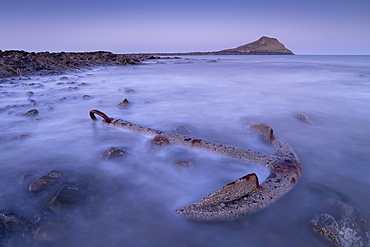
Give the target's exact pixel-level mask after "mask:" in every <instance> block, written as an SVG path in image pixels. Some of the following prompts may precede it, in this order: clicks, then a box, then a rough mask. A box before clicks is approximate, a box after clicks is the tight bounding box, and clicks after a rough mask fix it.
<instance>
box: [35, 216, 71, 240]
mask: <svg viewBox="0 0 370 247" xmlns="http://www.w3.org/2000/svg"><path fill="white" fill-rule="evenodd" d="M64 231H65V226H64V225H63V224H62V223H58V222H53V221H48V222H45V223H44V224H42V225H41V226H39V227H37V228H36V229H35V230H34V231H33V237H34V239H35V240H36V241H39V242H43V243H45V244H52V243H57V242H58V241H61V240H62V239H63V237H64V234H63V232H64Z"/></svg>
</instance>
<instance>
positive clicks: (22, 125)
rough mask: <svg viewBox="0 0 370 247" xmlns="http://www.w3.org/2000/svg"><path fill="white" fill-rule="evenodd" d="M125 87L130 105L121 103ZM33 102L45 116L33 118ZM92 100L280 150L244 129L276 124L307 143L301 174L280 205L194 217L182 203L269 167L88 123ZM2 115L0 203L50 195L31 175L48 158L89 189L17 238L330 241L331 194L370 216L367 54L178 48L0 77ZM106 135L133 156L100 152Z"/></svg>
mask: <svg viewBox="0 0 370 247" xmlns="http://www.w3.org/2000/svg"><path fill="white" fill-rule="evenodd" d="M63 77H64V78H63ZM126 89H132V90H126ZM31 91H32V93H31ZM125 98H127V99H128V101H129V102H131V107H129V108H120V107H118V106H117V104H118V103H120V102H121V101H122V100H123V99H125ZM30 109H37V110H38V112H39V113H38V115H37V116H24V115H23V114H24V113H26V112H27V111H28V110H30ZM92 109H99V110H101V111H103V112H104V113H106V114H107V115H108V116H109V117H114V118H121V119H124V120H127V121H130V122H133V123H136V124H140V125H142V126H145V127H150V128H154V129H158V130H162V131H168V132H171V131H172V130H173V128H174V126H175V125H177V124H181V125H183V126H186V127H187V128H188V129H190V130H191V132H192V136H193V137H194V138H201V139H205V140H208V141H213V142H217V143H222V144H228V145H232V146H236V147H241V148H247V149H252V150H256V151H260V152H265V153H272V152H273V151H272V149H271V147H270V146H269V145H267V144H266V143H264V142H263V140H261V139H260V138H259V137H258V136H257V135H256V134H255V133H253V132H252V131H251V130H250V128H249V126H250V125H251V124H256V123H268V124H269V125H270V126H272V128H273V129H274V133H275V134H276V135H279V136H280V137H282V138H283V139H285V140H286V141H287V142H288V143H289V144H290V145H291V146H292V148H293V149H294V150H295V151H296V153H297V154H298V156H299V159H300V161H301V163H302V168H303V171H302V176H301V179H300V180H299V182H298V183H297V185H296V186H295V187H294V188H293V190H292V191H291V192H289V193H288V194H287V195H285V196H284V197H283V198H281V199H280V200H278V201H277V202H276V203H274V204H272V205H270V206H269V207H267V208H265V209H263V210H262V211H260V212H258V213H255V214H252V215H250V216H247V217H244V218H242V219H240V220H235V221H229V222H213V223H207V222H198V221H192V220H188V219H186V218H183V217H181V216H178V215H176V213H175V210H176V209H177V208H179V207H182V206H185V205H189V204H192V203H195V202H197V201H199V200H200V199H201V198H203V197H204V196H206V195H207V194H209V193H210V192H212V191H214V190H216V189H218V188H221V187H222V186H224V185H225V184H227V183H229V182H231V181H233V180H235V179H237V178H239V177H242V176H244V175H246V174H249V173H256V174H257V176H258V177H259V180H260V181H263V180H264V179H265V178H266V177H267V176H268V174H269V171H268V170H267V169H266V168H264V167H260V166H256V165H253V164H246V163H243V162H240V161H237V160H232V159H228V158H226V157H223V156H221V155H218V154H213V153H207V152H203V151H199V150H192V149H190V148H186V147H181V146H175V145H169V146H166V147H163V148H161V149H158V150H151V149H150V148H149V145H148V142H149V141H150V137H147V136H142V135H140V134H136V133H130V132H127V131H125V130H122V129H118V128H116V127H112V126H108V125H105V124H103V123H101V121H92V120H91V119H90V118H89V114H88V113H89V111H90V110H92ZM297 114H305V115H307V116H308V117H309V119H310V120H311V121H312V123H313V124H307V123H304V122H301V121H299V119H297V117H296V115H297ZM0 126H1V133H0V169H1V173H0V186H1V187H0V197H1V201H0V211H1V212H11V213H12V214H13V215H16V216H17V217H19V218H21V219H23V220H25V221H26V220H27V219H28V220H30V221H32V220H33V221H35V218H37V217H35V216H34V215H38V214H39V213H40V211H42V210H43V206H45V205H44V204H47V201H43V200H45V198H46V197H47V196H45V195H42V193H46V192H40V193H38V194H32V193H31V192H29V191H28V186H29V185H30V183H32V182H33V181H35V180H36V179H37V178H39V177H41V176H43V175H45V174H46V173H48V172H49V171H51V170H58V171H60V172H62V173H63V174H65V176H67V177H69V178H70V179H71V180H73V181H77V182H79V183H81V184H84V185H85V186H87V187H88V188H89V190H88V191H89V192H88V193H91V194H89V195H88V196H87V198H88V199H86V200H84V201H83V203H82V204H78V205H75V206H74V207H72V208H71V209H68V210H61V211H58V212H57V213H56V214H55V216H52V217H51V218H50V219H49V218H48V220H44V221H45V222H38V226H42V224H46V225H47V224H49V225H47V226H48V227H44V228H42V230H40V229H38V230H35V229H32V230H30V231H31V232H29V233H27V234H29V235H30V236H31V237H27V238H26V237H24V235H22V234H18V235H17V234H15V235H14V234H12V235H11V236H10V237H9V238H8V240H7V243H8V245H11V246H17V245H19V246H20V245H23V246H24V245H27V244H28V245H30V246H38V245H42V244H44V245H45V246H81V245H86V246H307V247H308V246H330V244H328V243H327V242H325V241H323V240H322V239H321V238H319V237H317V236H316V235H315V234H313V233H312V232H311V230H310V227H309V221H310V219H311V218H312V217H313V216H314V215H315V214H317V213H331V208H330V207H327V206H326V205H327V203H326V202H327V201H330V200H341V201H344V202H346V203H348V204H350V205H352V206H354V207H356V208H358V209H360V210H363V211H364V212H365V213H367V214H370V209H369V208H370V197H369V194H370V186H369V185H370V180H369V179H368V176H369V174H370V168H369V160H370V152H369V146H370V134H369V131H370V56H183V57H181V59H165V60H148V61H147V62H145V63H144V64H143V65H135V66H116V67H115V66H113V67H98V68H92V69H89V70H84V71H79V72H70V73H67V74H65V75H47V76H32V77H21V78H10V79H9V78H8V79H1V80H0ZM109 147H119V148H121V149H124V150H126V151H127V153H128V154H127V156H126V157H124V158H122V159H115V160H104V159H103V158H102V154H103V153H104V151H105V150H107V149H108V148H109ZM177 161H189V162H191V163H193V164H194V166H191V167H182V168H180V167H177V166H176V162H177ZM40 205H41V206H40ZM333 211H334V210H333ZM41 218H42V217H41ZM41 221H42V220H41ZM53 228H55V229H56V230H55V229H54V230H53ZM40 231H41V233H40Z"/></svg>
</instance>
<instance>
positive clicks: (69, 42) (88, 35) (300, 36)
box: [0, 0, 370, 55]
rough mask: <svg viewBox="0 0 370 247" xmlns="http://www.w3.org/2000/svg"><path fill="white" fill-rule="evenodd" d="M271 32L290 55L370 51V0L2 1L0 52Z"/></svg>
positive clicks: (163, 45) (195, 47) (126, 48)
mask: <svg viewBox="0 0 370 247" xmlns="http://www.w3.org/2000/svg"><path fill="white" fill-rule="evenodd" d="M261 36H268V37H275V38H277V39H278V40H279V41H280V42H282V43H283V44H285V46H286V47H287V48H289V49H290V50H292V51H293V52H294V53H295V54H303V55H304V54H313V55H315V54H345V55H346V54H354V55H357V54H358V55H362V54H366V55H370V0H305V1H301V0H180V1H177V0H3V1H1V4H0V49H1V50H11V49H17V50H26V51H51V52H52V51H97V50H105V51H112V52H114V53H145V52H189V51H217V50H222V49H226V48H233V47H236V46H239V45H242V44H246V43H250V42H252V41H255V40H257V39H258V38H260V37H261Z"/></svg>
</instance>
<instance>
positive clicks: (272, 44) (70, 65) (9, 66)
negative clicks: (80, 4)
mask: <svg viewBox="0 0 370 247" xmlns="http://www.w3.org/2000/svg"><path fill="white" fill-rule="evenodd" d="M170 55H294V53H293V52H292V51H290V50H289V49H287V48H286V47H285V46H284V45H283V44H282V43H280V42H279V41H278V40H277V39H276V38H269V37H266V36H263V37H261V38H260V39H258V40H257V41H254V42H252V43H248V44H246V45H241V46H238V47H236V48H232V49H226V50H221V51H213V52H188V53H152V54H114V53H112V52H108V51H96V52H58V53H51V52H26V51H19V50H9V51H1V50H0V78H4V77H12V76H25V75H46V74H54V73H63V72H67V71H69V70H73V69H78V68H83V67H88V66H102V65H103V66H108V65H128V64H131V65H134V64H140V63H141V62H142V61H145V60H147V59H159V58H163V57H159V56H170ZM165 58H168V57H165Z"/></svg>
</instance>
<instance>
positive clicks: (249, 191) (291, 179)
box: [90, 110, 301, 221]
mask: <svg viewBox="0 0 370 247" xmlns="http://www.w3.org/2000/svg"><path fill="white" fill-rule="evenodd" d="M95 114H97V115H99V116H101V117H102V118H103V119H104V120H103V121H102V122H103V123H105V124H110V125H114V126H117V127H120V128H123V129H126V130H129V131H133V132H138V133H140V134H144V135H148V136H159V135H160V136H161V137H163V138H166V139H167V140H168V142H169V143H175V144H179V145H185V146H188V147H192V148H198V149H202V150H207V151H211V152H214V153H219V154H223V155H226V156H228V157H231V158H234V159H238V160H241V161H245V162H248V163H252V164H258V165H263V166H266V167H267V168H269V169H270V175H269V176H268V177H267V178H266V180H264V181H263V182H262V183H261V184H260V183H259V182H258V178H257V176H256V174H254V173H251V174H248V175H246V176H244V177H242V178H239V179H237V180H235V181H233V182H231V183H229V184H227V185H225V186H224V187H222V188H221V189H218V190H216V191H214V192H212V193H211V194H209V195H208V196H206V197H204V198H203V199H202V200H200V201H199V202H196V203H194V204H191V205H189V206H185V207H182V208H179V209H177V210H176V213H177V214H179V215H182V216H185V217H188V218H191V219H197V220H207V221H214V220H231V219H236V218H240V217H243V216H245V215H247V214H250V213H254V212H257V211H259V210H261V209H263V208H265V207H266V206H267V205H269V204H271V203H272V202H274V201H275V200H277V199H278V198H280V197H281V196H283V195H284V194H286V193H287V192H288V191H289V190H290V189H291V188H292V187H293V186H294V185H295V184H296V183H297V181H298V179H299V177H300V174H301V164H300V163H299V160H298V157H297V155H296V153H295V152H294V150H293V149H292V148H291V147H290V146H289V145H288V143H287V142H286V141H284V140H283V139H282V138H280V137H278V136H276V135H274V133H273V129H272V128H271V127H270V126H269V125H267V124H255V125H252V126H251V128H252V129H253V130H255V131H256V132H258V133H259V134H260V135H262V137H263V138H264V139H265V140H266V141H267V142H269V143H270V144H271V145H272V147H273V150H274V154H265V153H261V152H256V151H253V150H250V149H243V148H237V147H233V146H228V145H224V144H218V143H214V142H209V141H206V140H202V139H194V138H191V137H188V136H182V135H178V134H173V133H167V132H162V131H159V130H155V129H151V128H145V127H142V126H140V125H137V124H133V123H130V122H128V121H125V120H122V119H113V118H109V117H108V116H107V115H105V114H104V113H102V112H101V111H99V110H91V111H90V117H91V118H92V119H93V120H96V117H95Z"/></svg>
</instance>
